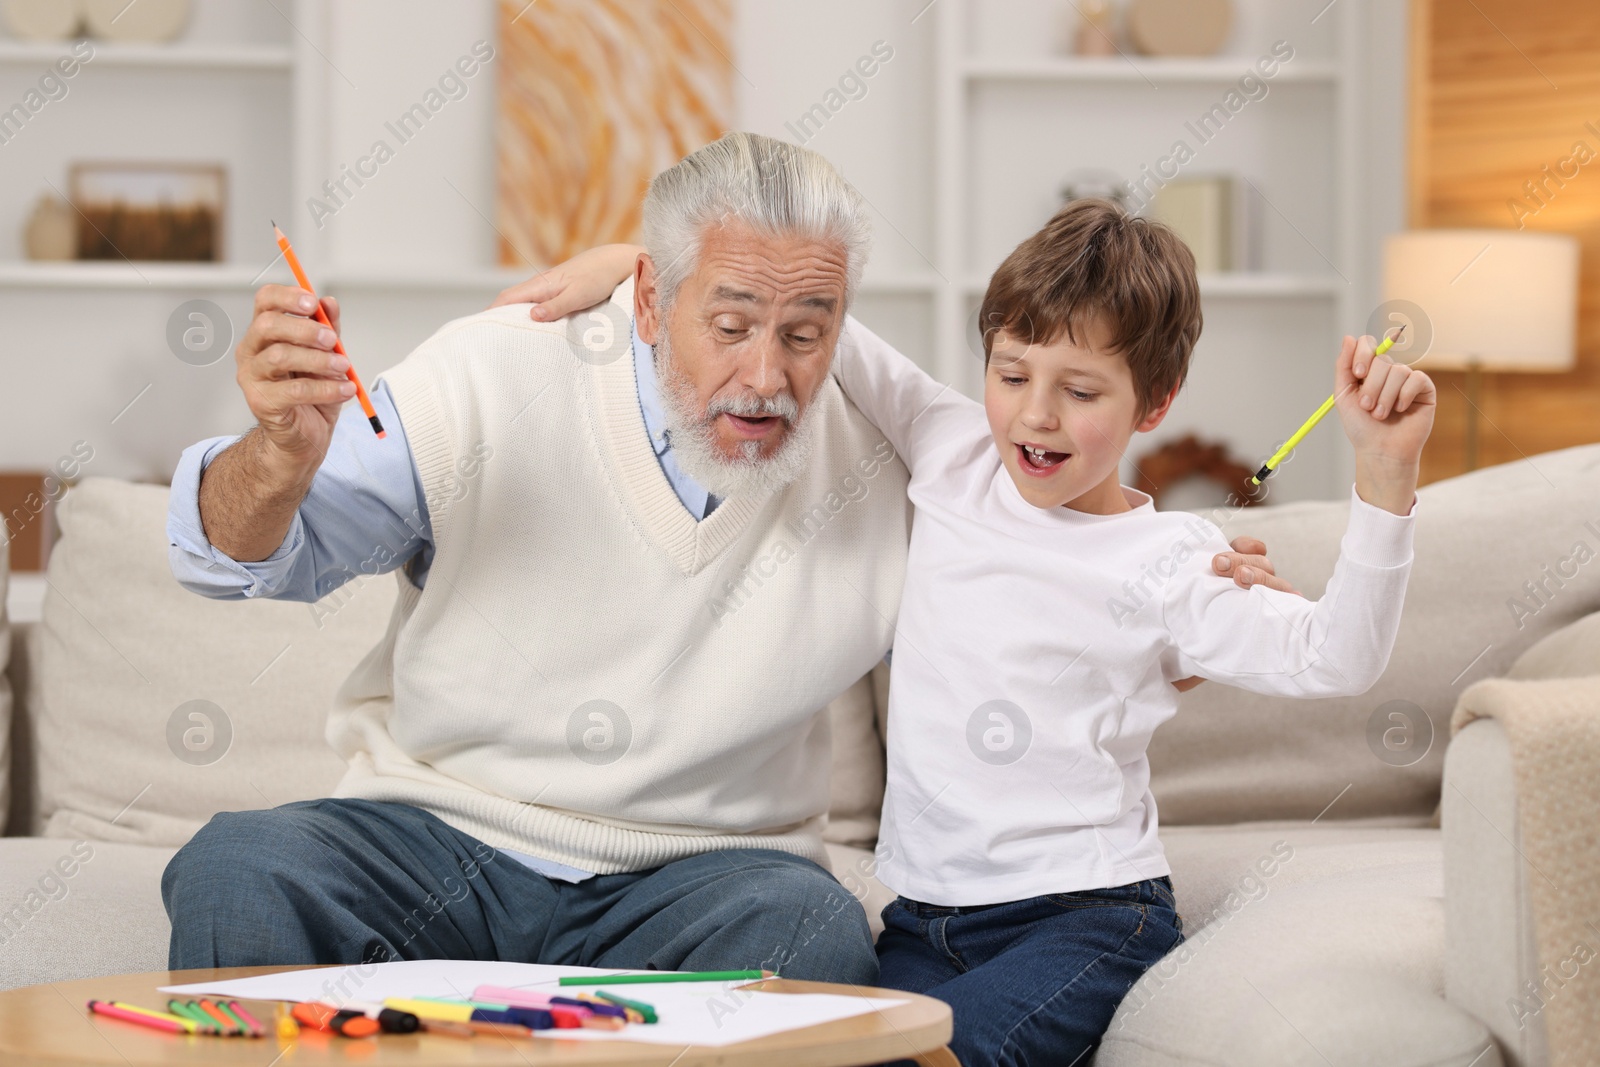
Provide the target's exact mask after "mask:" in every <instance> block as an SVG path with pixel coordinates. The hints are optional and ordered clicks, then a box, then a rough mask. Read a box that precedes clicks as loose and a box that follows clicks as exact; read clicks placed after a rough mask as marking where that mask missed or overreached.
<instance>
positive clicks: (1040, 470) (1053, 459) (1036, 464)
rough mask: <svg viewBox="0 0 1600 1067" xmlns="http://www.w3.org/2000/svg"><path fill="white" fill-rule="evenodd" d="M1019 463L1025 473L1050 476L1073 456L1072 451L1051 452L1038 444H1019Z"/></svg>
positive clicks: (1042, 476) (1040, 476) (1039, 476)
mask: <svg viewBox="0 0 1600 1067" xmlns="http://www.w3.org/2000/svg"><path fill="white" fill-rule="evenodd" d="M1016 447H1017V465H1018V466H1020V467H1021V468H1022V471H1023V473H1024V474H1031V475H1034V476H1035V477H1038V478H1044V477H1048V476H1049V475H1052V474H1054V473H1055V472H1056V471H1057V470H1059V469H1060V468H1061V465H1062V464H1063V463H1065V462H1066V461H1067V460H1068V459H1070V458H1071V457H1072V453H1071V452H1051V451H1049V450H1048V449H1045V448H1042V447H1040V446H1038V445H1017V446H1016Z"/></svg>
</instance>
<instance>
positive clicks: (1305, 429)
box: [562, 323, 1406, 981]
mask: <svg viewBox="0 0 1600 1067" xmlns="http://www.w3.org/2000/svg"><path fill="white" fill-rule="evenodd" d="M1405 332H1406V327H1405V323H1401V324H1400V328H1399V329H1398V330H1396V331H1395V332H1394V336H1393V337H1388V336H1386V337H1384V339H1383V340H1382V341H1380V342H1379V343H1378V347H1377V348H1375V349H1373V350H1372V354H1373V355H1374V356H1381V355H1383V354H1384V353H1385V352H1387V351H1389V349H1391V348H1393V347H1394V343H1395V342H1396V341H1398V340H1400V335H1401V334H1403V333H1405ZM1338 399H1339V394H1338V393H1334V394H1333V395H1332V396H1330V397H1328V399H1326V400H1324V401H1323V402H1322V406H1321V407H1319V408H1317V410H1316V411H1313V412H1312V413H1311V417H1310V418H1309V419H1307V420H1306V421H1305V422H1303V423H1301V424H1300V428H1299V429H1298V430H1296V431H1295V432H1294V436H1292V437H1290V438H1289V439H1288V440H1287V441H1285V442H1284V443H1283V445H1282V447H1280V448H1279V449H1278V450H1277V451H1276V452H1274V453H1273V454H1272V458H1271V459H1269V460H1267V462H1266V463H1264V464H1262V466H1261V469H1260V470H1258V471H1256V472H1255V474H1254V475H1252V476H1251V478H1250V484H1251V485H1260V484H1261V483H1262V482H1264V481H1266V480H1267V479H1268V478H1269V477H1271V476H1272V472H1273V471H1275V470H1277V469H1278V464H1280V463H1282V462H1283V459H1284V457H1285V456H1287V455H1288V454H1289V453H1290V452H1293V451H1294V446H1295V445H1297V444H1299V443H1300V441H1301V439H1302V438H1304V437H1305V435H1306V434H1308V433H1310V432H1311V430H1312V428H1313V427H1314V426H1316V424H1317V423H1319V422H1321V421H1322V416H1324V415H1326V414H1327V413H1328V412H1330V411H1332V410H1333V404H1334V401H1336V400H1338ZM562 980H563V981H565V979H562Z"/></svg>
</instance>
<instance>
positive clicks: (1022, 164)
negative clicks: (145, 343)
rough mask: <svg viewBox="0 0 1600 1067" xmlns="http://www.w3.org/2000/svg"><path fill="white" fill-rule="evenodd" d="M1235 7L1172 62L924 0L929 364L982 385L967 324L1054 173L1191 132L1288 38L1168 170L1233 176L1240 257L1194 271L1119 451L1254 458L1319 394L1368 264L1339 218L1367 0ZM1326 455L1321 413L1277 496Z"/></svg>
mask: <svg viewBox="0 0 1600 1067" xmlns="http://www.w3.org/2000/svg"><path fill="white" fill-rule="evenodd" d="M1235 3H1236V8H1237V17H1236V25H1235V30H1234V32H1233V34H1232V36H1231V38H1230V40H1229V42H1228V43H1227V45H1226V46H1225V48H1224V51H1223V53H1222V54H1220V55H1217V56H1209V57H1204V58H1171V59H1161V58H1152V57H1145V56H1138V55H1119V56H1111V57H1105V58H1080V57H1076V56H1071V55H1064V54H1060V53H1059V52H1058V51H1057V47H1056V46H1057V44H1058V43H1059V42H1060V41H1061V40H1062V39H1063V38H1065V37H1066V36H1067V35H1068V34H1069V33H1070V29H1069V26H1070V23H1071V21H1072V18H1073V7H1072V6H1071V5H1068V4H1057V3H1053V2H1051V0H941V2H940V3H939V4H938V5H937V6H936V7H934V8H933V9H931V10H930V11H929V12H928V16H927V17H929V18H934V19H936V20H937V27H936V31H935V38H936V48H937V60H936V62H935V63H934V65H933V71H934V75H933V76H934V85H933V87H932V89H933V98H934V101H935V103H934V124H933V128H934V145H933V153H932V159H933V166H932V168H931V169H932V171H933V174H934V183H935V196H934V200H935V210H934V220H933V222H934V233H935V239H934V245H935V247H936V249H937V251H936V253H935V255H934V257H933V258H934V262H935V265H936V269H937V270H938V273H939V274H941V275H943V276H944V277H947V278H951V279H958V280H959V281H958V283H957V284H954V285H945V284H942V283H941V284H938V285H936V286H935V288H934V290H933V292H932V302H931V304H932V306H931V313H932V315H933V319H934V324H933V327H932V336H933V338H934V346H935V352H934V357H933V366H932V367H930V368H929V369H930V370H931V371H932V372H933V373H935V375H936V376H938V377H940V378H941V379H943V380H945V381H948V382H950V383H951V384H953V385H955V386H957V387H958V388H961V389H962V390H964V391H966V392H967V393H969V395H973V396H979V395H981V384H982V366H981V363H980V362H979V361H978V360H976V359H974V358H973V354H972V350H971V348H970V342H969V339H968V337H967V332H968V324H969V322H970V319H971V317H972V315H973V313H974V312H975V311H976V308H977V305H978V303H979V301H980V300H981V298H982V295H983V292H984V289H985V287H986V284H987V280H988V277H989V275H990V273H991V272H992V271H993V269H994V268H995V267H996V266H998V264H999V262H1000V260H1001V259H1002V258H1004V256H1005V254H1006V253H1007V252H1008V251H1009V250H1010V249H1011V248H1012V247H1014V246H1015V245H1016V244H1017V242H1019V241H1021V240H1022V239H1023V238H1025V237H1026V236H1028V235H1029V234H1030V233H1032V232H1033V231H1035V230H1037V229H1038V227H1039V226H1041V225H1043V223H1044V222H1045V220H1046V219H1047V218H1048V217H1049V215H1050V214H1051V213H1052V212H1053V211H1054V210H1055V209H1056V208H1057V207H1059V206H1060V201H1059V198H1058V196H1057V190H1059V188H1060V186H1061V185H1062V184H1064V182H1065V181H1066V180H1067V179H1068V177H1069V175H1070V174H1071V173H1073V172H1075V171H1081V170H1089V169H1096V170H1101V171H1111V172H1113V173H1116V174H1120V175H1122V176H1123V177H1124V178H1131V177H1135V176H1137V175H1138V173H1139V170H1140V164H1141V163H1151V164H1153V163H1154V161H1155V159H1156V158H1158V157H1159V156H1160V155H1162V154H1164V152H1165V150H1167V149H1169V148H1170V146H1171V143H1172V142H1173V141H1174V140H1176V139H1178V138H1180V137H1182V138H1184V139H1186V140H1188V141H1190V142H1191V144H1193V142H1194V140H1195V139H1194V137H1193V136H1192V135H1191V134H1190V133H1188V132H1186V127H1185V125H1184V122H1185V120H1192V119H1193V118H1195V117H1196V116H1198V115H1199V114H1201V113H1203V112H1205V111H1206V110H1207V108H1208V107H1209V105H1211V104H1212V103H1215V102H1217V101H1218V100H1220V98H1221V96H1222V95H1223V94H1224V93H1225V92H1226V91H1227V90H1228V89H1229V88H1230V87H1232V86H1233V85H1235V84H1236V83H1237V81H1238V80H1239V78H1240V77H1241V75H1243V74H1244V73H1246V72H1247V71H1249V70H1250V68H1251V64H1252V63H1253V62H1254V61H1255V60H1256V59H1257V58H1258V57H1260V56H1262V55H1264V54H1266V53H1267V52H1268V51H1269V50H1270V49H1271V47H1272V45H1273V43H1274V42H1275V41H1277V40H1288V41H1289V42H1290V43H1291V44H1292V45H1293V47H1294V49H1295V55H1294V58H1293V59H1292V60H1291V61H1289V62H1286V63H1280V64H1278V70H1277V72H1276V73H1275V75H1274V76H1273V77H1272V78H1271V79H1269V80H1268V81H1267V86H1268V93H1267V95H1266V97H1265V98H1263V99H1261V100H1258V101H1251V102H1250V103H1248V104H1247V105H1246V107H1245V108H1244V109H1243V110H1242V111H1240V112H1239V113H1238V114H1237V115H1236V116H1235V117H1234V118H1233V119H1232V120H1231V121H1230V122H1229V124H1228V125H1227V127H1226V128H1225V129H1223V130H1222V131H1221V133H1220V134H1219V135H1218V136H1217V137H1216V138H1215V139H1214V140H1213V141H1212V142H1209V143H1207V144H1205V145H1204V146H1201V147H1198V151H1197V152H1196V158H1195V160H1194V162H1193V163H1191V164H1190V165H1189V166H1187V167H1185V168H1184V170H1183V173H1184V174H1185V175H1210V174H1232V175H1237V176H1240V177H1242V178H1245V179H1248V180H1249V181H1250V182H1251V183H1252V186H1253V187H1254V189H1253V191H1251V192H1249V193H1247V194H1246V195H1247V197H1249V198H1251V199H1253V200H1258V201H1262V202H1258V203H1256V204H1255V205H1254V207H1255V209H1256V222H1257V224H1258V225H1257V231H1258V233H1259V236H1260V252H1259V262H1258V263H1255V264H1252V269H1251V270H1249V271H1245V272H1239V273H1226V274H1211V275H1203V276H1202V277H1201V279H1200V289H1201V295H1202V301H1203V311H1204V314H1205V319H1206V325H1205V330H1204V333H1203V335H1202V338H1201V342H1200V345H1199V346H1198V347H1197V349H1196V355H1195V362H1194V364H1193V367H1192V369H1191V372H1190V377H1189V385H1188V386H1186V388H1185V392H1184V393H1183V394H1180V399H1179V402H1178V404H1177V405H1176V406H1175V407H1174V409H1173V412H1172V414H1171V415H1170V416H1169V417H1168V419H1167V422H1166V423H1165V424H1163V426H1162V427H1161V428H1159V429H1158V430H1156V431H1155V432H1154V433H1152V434H1148V435H1140V436H1138V437H1136V438H1135V442H1134V445H1133V446H1132V448H1131V449H1130V451H1133V452H1143V451H1145V450H1147V449H1150V448H1154V447H1158V446H1159V444H1160V443H1161V442H1162V441H1163V440H1166V439H1167V438H1169V437H1173V436H1179V435H1181V434H1182V433H1184V432H1191V431H1192V432H1198V433H1200V434H1201V435H1203V436H1205V437H1208V438H1212V439H1221V440H1227V441H1229V442H1230V443H1231V444H1232V445H1233V447H1234V449H1235V451H1236V452H1237V453H1238V454H1239V455H1240V456H1241V457H1244V458H1246V459H1247V460H1248V459H1253V458H1254V457H1255V455H1256V454H1257V453H1260V454H1261V455H1263V456H1264V455H1266V454H1267V452H1269V451H1270V450H1271V447H1272V446H1273V445H1275V444H1276V443H1277V442H1278V441H1281V439H1282V438H1283V437H1284V436H1287V434H1288V433H1289V432H1291V431H1292V430H1293V429H1294V427H1295V426H1296V425H1298V424H1299V422H1300V421H1301V419H1303V418H1304V416H1305V415H1306V414H1309V412H1310V410H1311V407H1314V406H1315V404H1316V403H1317V402H1318V401H1320V400H1321V399H1322V397H1323V396H1325V395H1326V393H1327V391H1328V390H1327V389H1326V388H1323V385H1324V384H1328V385H1331V382H1332V356H1333V352H1334V351H1335V349H1336V346H1337V342H1338V337H1339V335H1340V334H1341V333H1343V332H1359V331H1360V329H1361V328H1362V326H1363V323H1364V320H1365V318H1366V315H1367V313H1368V311H1369V310H1370V309H1368V308H1365V307H1362V306H1361V301H1362V300H1364V299H1366V298H1367V297H1366V295H1365V294H1366V293H1367V292H1368V291H1369V290H1368V283H1369V279H1368V278H1367V277H1366V269H1365V267H1364V264H1363V262H1362V259H1363V255H1364V253H1365V251H1366V248H1365V246H1364V245H1363V243H1362V241H1363V236H1364V235H1363V234H1362V233H1361V229H1360V226H1359V225H1358V221H1359V220H1360V218H1361V212H1362V196H1363V186H1362V184H1361V182H1360V181H1359V180H1358V179H1359V178H1360V176H1361V175H1360V171H1359V170H1358V168H1359V167H1361V166H1362V165H1363V162H1362V161H1363V160H1364V159H1366V158H1368V154H1367V153H1366V152H1364V151H1363V146H1362V144H1361V143H1360V139H1359V137H1358V128H1359V126H1360V119H1361V107H1362V95H1361V94H1362V85H1361V79H1362V78H1363V77H1365V76H1368V74H1369V73H1370V72H1369V71H1368V70H1367V68H1366V66H1365V65H1364V64H1363V63H1362V62H1360V58H1361V57H1360V45H1361V42H1362V40H1363V34H1364V33H1365V18H1366V7H1367V4H1366V0H1346V2H1344V3H1340V4H1338V5H1335V6H1334V7H1333V8H1332V9H1331V10H1328V11H1327V12H1325V13H1324V14H1323V15H1322V16H1321V17H1320V18H1318V19H1317V20H1316V22H1315V23H1313V22H1311V21H1310V20H1311V17H1312V16H1313V15H1315V14H1316V12H1315V11H1310V12H1302V11H1297V10H1295V8H1296V7H1298V5H1291V4H1287V3H1284V2H1282V0H1235ZM1324 380H1325V381H1324ZM1319 389H1320V390H1321V395H1318V390H1319ZM1302 395H1303V396H1305V397H1307V398H1313V399H1310V401H1309V406H1307V407H1306V410H1305V411H1304V412H1301V411H1300V410H1299V409H1298V406H1297V405H1298V403H1299V401H1298V400H1297V399H1294V398H1297V397H1299V396H1302ZM1286 405H1288V406H1287V407H1286ZM1343 451H1344V449H1343V442H1342V440H1339V439H1338V435H1337V429H1336V428H1329V429H1328V430H1327V432H1326V433H1324V434H1323V435H1322V436H1321V437H1317V438H1313V439H1311V440H1308V442H1307V444H1306V445H1303V446H1302V447H1301V450H1300V452H1301V456H1300V463H1299V464H1298V465H1297V469H1296V470H1295V472H1294V473H1295V475H1296V477H1295V478H1294V479H1289V478H1284V479H1281V480H1280V481H1281V482H1282V487H1281V488H1279V496H1278V499H1289V498H1294V497H1296V496H1330V495H1336V494H1337V491H1338V486H1339V484H1340V483H1341V482H1342V481H1343V479H1344V477H1345V476H1346V473H1347V472H1346V471H1345V469H1344V461H1343V458H1342V457H1343ZM1127 466H1128V467H1129V469H1128V470H1126V471H1125V475H1131V473H1132V472H1131V464H1130V465H1127Z"/></svg>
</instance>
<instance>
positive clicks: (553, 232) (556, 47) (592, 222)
mask: <svg viewBox="0 0 1600 1067" xmlns="http://www.w3.org/2000/svg"><path fill="white" fill-rule="evenodd" d="M499 22H500V27H499V29H500V42H501V44H500V53H501V55H500V64H499V79H500V81H499V92H500V98H499V102H498V115H497V116H496V129H495V141H496V150H497V153H498V158H497V166H496V210H497V212H498V215H499V220H498V225H499V228H500V231H501V237H500V263H501V264H502V265H504V266H514V267H545V266H549V265H550V264H553V263H559V262H561V261H562V260H564V259H566V258H568V257H569V256H571V255H573V254H574V253H576V252H581V251H583V250H584V249H586V248H590V247H593V246H594V245H597V244H604V243H606V242H610V241H638V239H639V222H640V207H641V204H642V202H643V199H644V193H645V189H646V187H647V186H648V185H649V183H650V179H651V177H653V176H654V175H655V174H656V173H657V172H659V171H661V170H662V169H664V168H666V167H668V166H670V165H672V164H673V163H676V162H677V161H678V160H679V159H682V158H683V157H684V156H685V155H687V154H688V153H690V152H692V151H694V150H695V149H696V148H699V147H700V146H701V145H704V144H707V143H709V142H711V141H714V140H716V139H717V138H718V137H720V136H722V135H723V134H724V133H725V132H727V130H728V127H729V125H730V124H731V122H732V115H733V63H732V60H731V59H730V58H729V57H730V56H731V54H732V42H731V38H732V22H733V0H537V2H536V3H529V2H528V0H501V3H500V6H499ZM530 260H531V262H530Z"/></svg>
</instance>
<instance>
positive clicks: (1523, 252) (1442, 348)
mask: <svg viewBox="0 0 1600 1067" xmlns="http://www.w3.org/2000/svg"><path fill="white" fill-rule="evenodd" d="M1383 253H1384V254H1383V298H1384V301H1385V303H1388V302H1391V301H1408V302H1410V303H1412V304H1415V305H1417V307H1418V308H1420V309H1421V311H1422V313H1423V315H1425V316H1426V321H1425V322H1421V323H1412V324H1411V328H1410V329H1408V330H1407V333H1408V334H1410V339H1411V340H1413V341H1414V342H1415V343H1418V344H1422V343H1424V341H1425V338H1424V337H1423V336H1422V334H1423V332H1424V330H1426V329H1427V328H1428V327H1430V326H1431V334H1432V338H1431V341H1427V342H1426V343H1427V347H1426V348H1425V349H1424V354H1423V355H1422V357H1421V358H1420V359H1418V360H1416V362H1415V365H1416V366H1417V367H1418V368H1419V369H1421V370H1424V371H1427V372H1429V373H1430V374H1431V373H1432V372H1434V371H1439V370H1464V371H1466V372H1467V388H1466V394H1467V401H1468V405H1467V406H1468V407H1469V409H1470V410H1469V411H1468V412H1467V434H1466V460H1467V469H1468V470H1473V469H1475V468H1476V467H1477V466H1478V397H1479V389H1480V386H1481V383H1480V378H1481V375H1482V374H1483V373H1484V372H1494V373H1502V372H1509V373H1516V374H1523V373H1530V372H1552V371H1566V370H1571V369H1572V368H1573V366H1574V365H1575V364H1576V362H1577V347H1576V335H1577V317H1578V240H1577V238H1575V237H1572V236H1570V235H1568V234H1555V233H1529V232H1526V231H1520V230H1410V231H1407V232H1405V233H1397V234H1393V235H1391V236H1390V237H1389V238H1388V240H1386V241H1385V242H1384V250H1383ZM1405 317H1406V315H1405V313H1404V312H1397V321H1396V322H1394V323H1383V324H1380V326H1379V328H1380V329H1382V328H1386V327H1388V326H1390V325H1398V319H1401V318H1405ZM1397 356H1398V357H1399V358H1401V359H1404V358H1405V357H1404V356H1401V355H1400V354H1399V353H1397Z"/></svg>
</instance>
